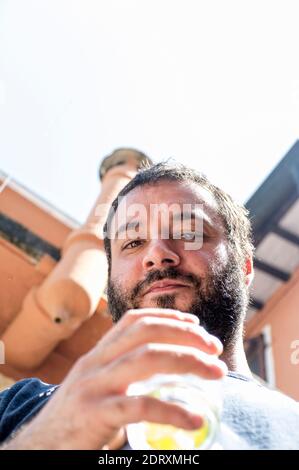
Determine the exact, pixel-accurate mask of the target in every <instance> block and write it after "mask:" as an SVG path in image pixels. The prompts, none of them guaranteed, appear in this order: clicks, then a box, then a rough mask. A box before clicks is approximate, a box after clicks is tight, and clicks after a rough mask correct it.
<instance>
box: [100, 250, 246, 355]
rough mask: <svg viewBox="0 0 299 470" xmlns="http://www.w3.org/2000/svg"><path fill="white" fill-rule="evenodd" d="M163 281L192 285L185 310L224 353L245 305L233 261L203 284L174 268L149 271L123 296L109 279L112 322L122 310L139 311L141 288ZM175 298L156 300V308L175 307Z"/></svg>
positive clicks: (242, 286)
mask: <svg viewBox="0 0 299 470" xmlns="http://www.w3.org/2000/svg"><path fill="white" fill-rule="evenodd" d="M165 278H168V279H179V280H181V281H185V282H187V283H188V284H192V285H193V286H194V300H193V302H191V304H190V306H189V307H188V309H186V311H188V312H190V313H193V314H194V315H196V316H197V317H198V318H199V320H200V324H201V326H203V327H204V328H205V329H206V330H207V331H208V332H209V333H210V334H212V335H215V336H217V337H218V338H219V339H220V341H221V342H222V343H223V345H224V348H225V349H226V350H227V349H228V348H229V347H231V346H232V345H233V344H234V343H235V341H236V339H237V337H238V333H239V331H240V328H241V325H242V322H243V319H244V315H245V312H246V309H247V305H248V290H247V287H246V286H245V283H244V273H243V271H242V270H241V269H240V268H239V266H238V263H237V261H236V260H235V259H230V260H229V262H228V263H227V266H226V267H225V268H222V270H221V271H220V270H219V269H217V270H213V271H211V272H210V273H209V275H208V277H206V278H205V285H203V283H202V281H201V280H200V279H199V278H198V277H196V276H194V275H193V274H187V275H186V274H182V273H180V272H179V270H178V269H177V268H175V267H170V268H167V269H165V270H163V271H152V272H149V274H148V276H147V278H146V279H145V280H144V281H142V282H139V283H138V284H137V285H136V286H135V288H134V289H133V291H132V292H131V293H129V292H125V293H124V292H123V291H122V288H121V287H120V285H119V284H118V283H116V282H115V281H114V282H112V281H111V280H109V282H108V305H109V309H110V312H111V314H112V319H113V321H114V322H117V321H118V320H119V319H120V318H121V317H122V316H123V314H124V313H125V312H126V310H129V309H131V308H134V309H136V308H139V303H140V294H142V293H143V292H144V290H145V288H148V287H149V286H150V285H151V284H152V283H153V282H156V281H160V280H163V279H165ZM176 297H177V294H172V295H169V294H168V295H161V296H159V297H157V298H156V303H157V307H159V308H176V306H175V305H176Z"/></svg>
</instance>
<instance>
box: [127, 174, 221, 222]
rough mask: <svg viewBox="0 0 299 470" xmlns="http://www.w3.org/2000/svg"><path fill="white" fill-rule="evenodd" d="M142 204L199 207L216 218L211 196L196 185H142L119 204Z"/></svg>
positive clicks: (216, 208)
mask: <svg viewBox="0 0 299 470" xmlns="http://www.w3.org/2000/svg"><path fill="white" fill-rule="evenodd" d="M134 204H143V205H144V206H145V207H149V206H150V205H152V204H166V205H168V206H172V205H175V204H178V205H181V206H183V205H188V204H191V205H195V204H196V205H197V204H198V205H200V206H201V207H202V209H203V210H204V211H205V212H206V213H207V214H209V215H210V216H211V217H213V218H218V205H217V202H216V201H215V198H214V196H213V194H212V193H211V192H210V191H209V190H208V189H206V188H204V187H202V186H200V185H198V184H196V183H188V184H186V183H185V182H177V181H168V180H165V181H164V180H162V181H160V182H158V183H155V184H151V185H148V184H146V185H143V186H138V187H137V188H134V189H133V190H132V191H130V192H129V193H128V194H127V195H126V196H125V197H124V198H122V200H121V201H120V203H119V209H121V206H122V205H123V206H124V205H125V206H126V207H128V206H129V205H134Z"/></svg>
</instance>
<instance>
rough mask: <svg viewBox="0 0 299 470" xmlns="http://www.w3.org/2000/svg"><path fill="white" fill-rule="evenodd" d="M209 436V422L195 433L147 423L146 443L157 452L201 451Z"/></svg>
mask: <svg viewBox="0 0 299 470" xmlns="http://www.w3.org/2000/svg"><path fill="white" fill-rule="evenodd" d="M208 435H209V424H208V422H205V423H204V424H203V426H202V427H201V428H200V429H197V430H195V431H187V430H186V429H181V428H176V427H175V426H171V425H166V424H156V423H145V438H146V442H147V444H148V445H149V446H150V447H151V448H152V449H155V450H176V449H178V450H182V449H191V450H192V449H199V448H200V447H201V446H202V444H203V443H204V441H205V440H206V439H207V437H208Z"/></svg>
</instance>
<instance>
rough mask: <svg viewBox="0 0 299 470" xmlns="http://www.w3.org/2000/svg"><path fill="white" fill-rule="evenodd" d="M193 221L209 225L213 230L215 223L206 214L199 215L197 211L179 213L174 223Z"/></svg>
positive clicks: (174, 218)
mask: <svg viewBox="0 0 299 470" xmlns="http://www.w3.org/2000/svg"><path fill="white" fill-rule="evenodd" d="M189 219H191V221H192V222H193V221H196V220H202V221H203V223H204V224H207V225H208V226H209V227H211V228H213V227H214V224H213V221H212V219H211V218H210V217H208V216H207V214H205V213H204V212H202V211H201V212H200V213H198V211H196V210H191V211H184V212H179V213H177V214H174V215H173V219H172V220H173V222H182V221H183V220H189Z"/></svg>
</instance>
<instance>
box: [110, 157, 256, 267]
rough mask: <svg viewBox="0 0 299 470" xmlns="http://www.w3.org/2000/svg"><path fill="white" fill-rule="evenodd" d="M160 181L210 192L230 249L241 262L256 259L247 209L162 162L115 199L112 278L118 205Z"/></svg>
mask: <svg viewBox="0 0 299 470" xmlns="http://www.w3.org/2000/svg"><path fill="white" fill-rule="evenodd" d="M161 181H177V182H180V183H181V182H186V183H195V184H198V185H199V186H201V187H203V188H205V189H207V190H208V191H209V192H210V193H211V194H212V195H213V197H214V199H215V201H216V202H217V205H218V213H219V215H220V217H221V218H222V221H223V223H224V227H225V230H226V236H227V239H228V242H229V246H230V247H231V249H232V250H233V251H234V253H235V256H236V257H237V259H238V260H239V261H240V262H245V260H246V259H247V258H248V257H249V256H252V255H253V252H254V247H253V244H252V229H251V223H250V220H249V218H248V211H247V209H246V208H245V207H244V206H242V205H240V204H238V203H237V202H235V201H234V200H233V199H232V197H231V196H230V195H229V194H227V193H226V192H225V191H223V190H222V189H220V188H218V187H217V186H215V185H214V184H212V183H211V182H210V181H209V180H208V178H207V177H206V176H205V175H204V174H202V173H199V172H197V171H196V170H193V169H191V168H188V167H186V166H185V165H182V164H179V163H173V162H171V163H169V162H162V163H157V164H155V165H152V166H151V167H149V168H145V169H143V170H141V171H139V172H138V173H137V174H136V176H135V177H134V178H133V179H132V180H131V181H130V182H129V183H128V184H127V185H126V186H125V187H124V188H123V189H122V190H121V191H120V193H119V194H118V196H117V198H116V199H114V201H113V203H112V205H111V208H110V211H109V214H108V218H107V221H106V223H105V226H104V246H105V251H106V255H107V260H108V267H109V274H110V270H111V241H110V236H109V233H110V228H111V222H112V219H113V217H114V214H115V213H116V210H117V208H118V205H119V200H120V199H121V198H122V197H124V196H126V195H127V194H128V193H129V192H131V191H132V190H133V189H135V188H137V187H139V186H144V185H150V186H152V185H155V184H158V183H160V182H161Z"/></svg>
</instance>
